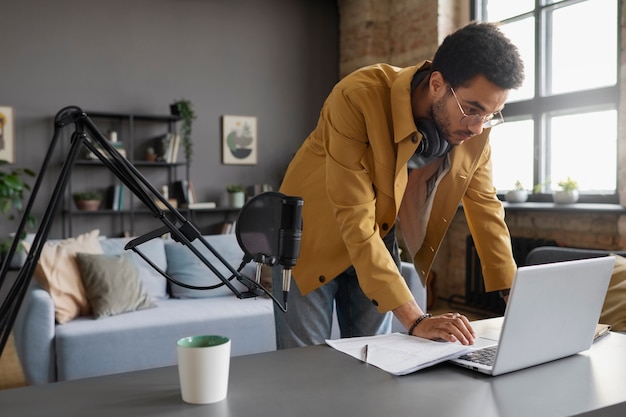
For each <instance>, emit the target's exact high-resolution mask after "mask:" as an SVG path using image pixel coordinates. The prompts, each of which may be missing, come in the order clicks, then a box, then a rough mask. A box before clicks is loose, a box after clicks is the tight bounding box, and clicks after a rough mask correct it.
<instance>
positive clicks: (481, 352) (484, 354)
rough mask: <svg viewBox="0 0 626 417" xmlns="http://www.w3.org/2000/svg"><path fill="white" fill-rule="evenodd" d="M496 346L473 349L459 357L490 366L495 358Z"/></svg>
mask: <svg viewBox="0 0 626 417" xmlns="http://www.w3.org/2000/svg"><path fill="white" fill-rule="evenodd" d="M497 348H498V346H490V347H486V348H482V349H478V350H475V351H473V352H470V353H466V354H465V355H463V356H461V357H460V359H463V360H466V361H470V362H476V363H480V364H482V365H487V366H492V365H493V362H494V360H495V359H496V351H497Z"/></svg>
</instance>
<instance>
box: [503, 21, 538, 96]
mask: <svg viewBox="0 0 626 417" xmlns="http://www.w3.org/2000/svg"><path fill="white" fill-rule="evenodd" d="M500 29H501V30H502V33H504V34H505V35H506V36H507V37H508V38H509V39H511V42H513V44H514V45H516V46H517V48H518V49H519V53H520V56H521V57H522V60H523V61H524V74H525V77H524V84H522V86H521V87H520V88H519V89H518V90H511V92H510V93H509V99H508V102H509V103H511V102H513V101H519V100H528V99H530V98H533V97H534V96H535V18H534V17H529V18H525V19H521V20H518V21H516V22H513V23H508V24H506V25H502V26H501V27H500Z"/></svg>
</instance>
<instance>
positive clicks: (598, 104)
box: [471, 0, 622, 204]
mask: <svg viewBox="0 0 626 417" xmlns="http://www.w3.org/2000/svg"><path fill="white" fill-rule="evenodd" d="M584 1H587V0H563V1H560V2H558V3H554V2H551V1H549V0H535V6H534V8H533V10H531V11H529V12H527V13H524V14H520V15H517V16H514V17H512V18H508V19H505V20H502V21H501V22H502V23H512V22H515V21H518V20H521V19H524V18H528V17H531V16H532V17H534V19H535V20H534V21H535V67H534V68H528V67H527V68H526V71H527V72H528V71H533V72H534V75H535V86H534V97H532V98H530V99H525V100H521V101H517V102H512V103H507V104H506V106H505V107H504V110H503V111H502V115H503V116H504V119H505V121H506V120H522V119H530V120H533V123H534V140H533V143H534V145H533V154H534V158H533V181H534V183H535V184H543V183H545V182H546V179H547V178H549V167H546V165H547V161H549V160H550V155H549V146H547V147H546V144H549V142H550V129H549V120H550V117H551V116H554V115H558V114H561V113H580V112H587V111H592V110H611V109H614V110H616V111H617V115H618V117H617V126H616V131H617V134H618V138H617V143H616V147H617V149H616V159H617V161H616V162H617V163H616V167H617V169H616V172H615V176H616V179H617V181H616V188H615V191H614V193H613V194H600V193H590V192H584V191H581V193H580V198H579V202H580V203H605V204H615V203H618V202H619V194H618V192H619V176H618V172H619V163H618V162H619V153H618V151H619V142H620V129H619V125H620V118H621V117H620V111H619V110H620V83H621V80H620V64H621V62H620V51H621V26H620V17H621V15H622V2H621V1H619V0H616V1H617V21H616V22H615V25H616V26H617V37H618V39H617V50H616V51H615V54H616V65H617V69H616V71H617V72H616V74H617V79H616V83H615V85H612V86H606V87H600V88H595V89H589V90H583V91H575V92H567V93H562V94H551V95H548V94H546V92H547V91H550V90H551V89H550V88H549V87H550V85H549V83H550V79H549V78H550V77H549V74H550V73H551V71H550V65H551V63H550V62H546V61H548V60H547V59H546V57H547V56H548V54H549V50H548V48H549V45H551V42H549V40H550V39H549V38H548V37H549V34H550V33H551V31H550V30H548V29H547V28H548V27H549V25H550V24H551V22H550V17H551V13H544V10H546V9H553V10H556V9H558V8H561V7H566V6H569V5H572V4H576V3H580V2H584ZM471 13H472V19H473V20H476V21H484V20H485V19H484V18H485V15H486V4H485V0H472V4H471ZM572 103H584V105H580V104H578V105H572ZM496 128H497V127H496ZM542 188H543V187H542ZM506 191H508V190H502V191H498V197H499V198H501V199H504V194H505V193H506ZM528 201H531V202H552V201H553V198H552V190H550V189H545V188H544V189H542V190H541V191H540V192H538V193H532V194H530V195H529V198H528Z"/></svg>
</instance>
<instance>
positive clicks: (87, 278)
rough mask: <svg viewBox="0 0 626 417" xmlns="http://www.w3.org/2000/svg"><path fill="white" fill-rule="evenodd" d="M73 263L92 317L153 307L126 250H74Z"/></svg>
mask: <svg viewBox="0 0 626 417" xmlns="http://www.w3.org/2000/svg"><path fill="white" fill-rule="evenodd" d="M76 263H77V264H78V269H79V271H80V275H81V278H82V280H83V284H84V286H85V291H86V293H87V299H88V300H89V303H90V304H91V308H92V310H93V314H94V316H95V318H101V317H108V316H113V315H116V314H120V313H126V312H129V311H135V310H140V309H144V308H150V307H154V304H153V303H152V301H151V300H150V296H149V295H148V294H147V293H146V292H145V291H144V289H143V286H142V285H141V280H140V279H139V272H138V270H137V267H136V266H135V264H134V263H133V261H132V256H131V254H130V253H125V254H119V255H94V254H89V253H77V254H76Z"/></svg>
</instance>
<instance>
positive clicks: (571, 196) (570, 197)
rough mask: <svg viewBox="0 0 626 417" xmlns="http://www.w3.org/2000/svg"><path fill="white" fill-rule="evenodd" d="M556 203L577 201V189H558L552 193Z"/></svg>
mask: <svg viewBox="0 0 626 417" xmlns="http://www.w3.org/2000/svg"><path fill="white" fill-rule="evenodd" d="M552 197H553V198H554V202H555V203H556V204H574V203H575V202H577V201H578V190H559V191H555V192H554V194H553V195H552Z"/></svg>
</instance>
